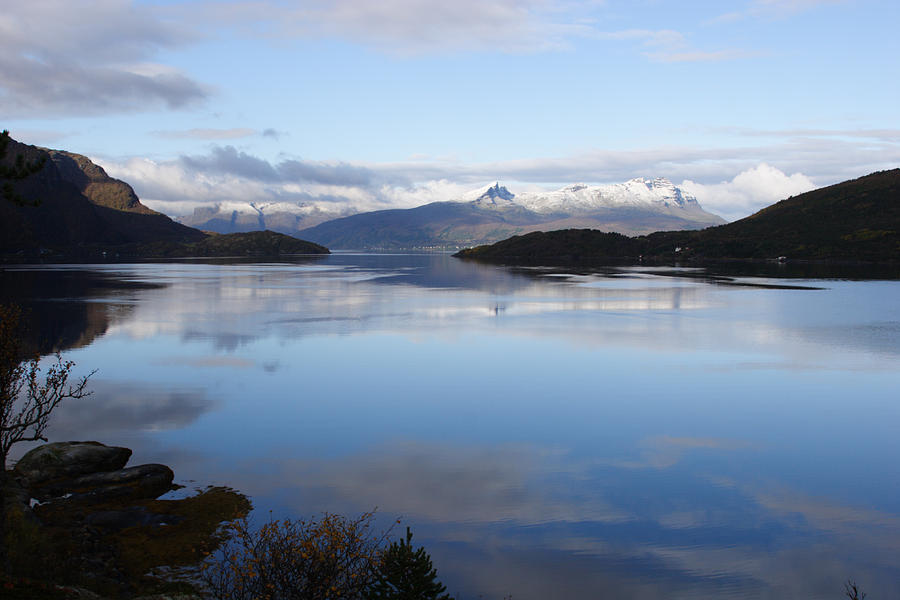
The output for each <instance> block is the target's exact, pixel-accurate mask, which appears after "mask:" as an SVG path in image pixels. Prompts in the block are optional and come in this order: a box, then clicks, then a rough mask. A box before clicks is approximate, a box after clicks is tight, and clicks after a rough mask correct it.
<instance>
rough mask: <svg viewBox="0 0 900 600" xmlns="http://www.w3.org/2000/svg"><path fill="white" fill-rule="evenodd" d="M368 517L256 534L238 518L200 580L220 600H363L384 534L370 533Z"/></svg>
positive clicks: (289, 523)
mask: <svg viewBox="0 0 900 600" xmlns="http://www.w3.org/2000/svg"><path fill="white" fill-rule="evenodd" d="M373 517H374V513H372V512H368V513H364V514H363V515H361V516H360V517H358V518H356V519H350V518H347V517H343V516H341V515H335V514H330V513H325V514H324V515H323V516H322V517H321V519H310V520H302V519H300V520H290V519H286V520H283V521H278V520H276V521H271V522H269V523H267V524H265V525H263V526H262V527H260V528H259V529H253V528H252V527H251V526H250V523H249V521H248V520H247V518H243V519H239V520H237V521H235V522H234V523H232V524H230V525H229V526H228V527H229V529H230V534H231V539H230V541H229V542H228V543H226V544H224V545H223V546H222V547H221V548H220V549H219V550H218V551H217V552H216V553H215V554H214V555H213V556H212V557H211V559H210V560H209V561H207V563H206V564H205V565H204V569H203V581H204V583H205V584H206V585H207V587H208V590H209V592H210V593H211V594H212V596H213V597H214V598H217V599H219V600H225V599H228V600H244V599H247V600H250V599H254V600H257V599H259V600H291V599H297V600H336V599H341V600H357V599H359V600H363V599H364V598H365V597H366V592H367V590H369V588H370V587H371V586H372V584H373V583H374V582H375V581H376V579H377V578H378V567H379V565H380V563H381V555H382V553H383V552H384V547H385V544H386V541H387V536H388V533H389V532H383V533H375V532H374V531H373V530H372V521H373Z"/></svg>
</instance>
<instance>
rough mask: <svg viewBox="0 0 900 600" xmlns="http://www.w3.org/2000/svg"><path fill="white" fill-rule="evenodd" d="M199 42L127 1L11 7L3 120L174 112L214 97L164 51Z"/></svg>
mask: <svg viewBox="0 0 900 600" xmlns="http://www.w3.org/2000/svg"><path fill="white" fill-rule="evenodd" d="M193 39H194V34H193V33H190V32H189V31H187V30H186V29H184V28H183V27H181V26H180V25H177V24H175V23H170V22H166V21H163V20H161V19H160V18H158V17H157V16H156V15H155V14H154V13H153V12H151V11H150V9H148V8H145V7H141V6H136V5H134V4H133V3H132V2H130V1H128V0H98V1H96V2H91V3H79V2H69V1H67V0H30V1H29V2H9V3H6V4H5V5H4V8H3V12H2V14H0V117H4V118H16V117H48V116H57V117H60V116H73V115H75V116H83V115H101V114H107V113H109V112H134V111H142V110H152V109H159V108H164V109H177V108H182V107H186V106H189V105H192V104H195V103H197V102H200V101H202V100H204V99H206V98H207V97H208V95H209V93H210V92H209V89H208V88H207V87H206V86H204V85H202V84H201V83H199V82H197V81H194V80H193V79H191V78H190V77H188V76H187V75H185V74H183V73H181V72H179V71H178V70H176V69H173V68H172V67H169V66H167V65H163V64H159V63H155V62H153V58H154V56H155V55H156V54H157V53H158V52H159V51H161V50H166V49H173V48H177V47H180V46H183V45H185V44H187V43H188V42H190V41H192V40H193Z"/></svg>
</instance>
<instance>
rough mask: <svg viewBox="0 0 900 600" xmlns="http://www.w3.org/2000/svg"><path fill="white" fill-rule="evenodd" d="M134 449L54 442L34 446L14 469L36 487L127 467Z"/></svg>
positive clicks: (25, 481) (19, 475)
mask: <svg viewBox="0 0 900 600" xmlns="http://www.w3.org/2000/svg"><path fill="white" fill-rule="evenodd" d="M130 457H131V450H130V449H128V448H119V447H116V446H105V445H103V444H101V443H99V442H54V443H52V444H44V445H42V446H38V447H37V448H34V449H33V450H31V451H30V452H28V453H27V454H26V455H25V456H23V457H22V458H21V459H20V460H19V462H17V463H16V466H15V468H14V469H13V472H14V474H15V476H17V477H20V478H22V479H23V480H24V483H25V485H26V487H28V488H32V487H36V486H39V485H41V484H44V483H46V482H49V481H52V480H54V479H73V478H76V477H81V476H82V475H89V474H92V473H100V472H104V471H116V470H119V469H121V468H122V467H124V466H125V464H126V463H127V462H128V459H129V458H130Z"/></svg>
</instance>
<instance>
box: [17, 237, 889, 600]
mask: <svg viewBox="0 0 900 600" xmlns="http://www.w3.org/2000/svg"><path fill="white" fill-rule="evenodd" d="M709 275H710V274H708V273H706V272H703V271H699V270H695V269H649V268H621V269H617V270H608V271H606V272H596V273H590V272H579V273H560V272H553V273H551V272H546V271H542V270H537V269H523V270H510V269H504V268H501V267H490V266H478V265H473V264H469V263H463V262H460V261H458V260H455V259H453V258H451V257H449V256H446V255H356V254H335V255H331V256H328V257H322V258H309V259H298V260H296V261H294V262H290V263H266V264H254V263H237V264H234V263H232V264H229V263H225V262H222V263H203V262H180V263H168V264H128V265H122V264H114V265H66V266H37V267H35V266H31V267H12V268H7V270H6V271H5V272H3V273H2V274H0V283H2V289H3V294H4V295H5V296H7V297H8V298H12V299H15V300H16V301H18V302H20V303H22V304H24V305H25V306H26V307H27V308H29V309H30V310H31V311H32V315H33V317H34V323H35V325H34V328H33V331H34V332H35V339H34V340H33V343H34V345H35V347H36V348H39V349H41V350H43V351H49V350H50V349H52V348H53V347H59V346H62V347H64V348H68V350H67V351H66V352H65V355H66V356H67V357H69V358H71V359H72V360H74V361H76V363H77V370H78V371H79V373H86V372H88V371H90V370H91V369H95V368H96V369H99V371H98V372H97V373H96V374H95V375H94V376H93V377H92V378H91V387H92V389H94V390H95V394H94V395H93V396H92V397H91V398H89V399H86V400H82V401H79V402H71V403H70V404H67V405H64V406H63V407H61V408H60V409H59V411H58V413H57V414H56V415H54V420H53V422H52V425H51V430H50V431H49V435H50V437H51V439H55V440H63V439H97V440H100V441H103V442H105V443H109V444H118V445H126V446H128V447H131V448H133V449H134V450H135V452H134V457H133V459H132V462H133V463H141V462H163V463H166V464H169V465H170V466H172V467H173V469H174V470H175V473H176V479H177V480H179V481H181V482H182V483H187V484H188V485H189V486H190V487H202V486H205V485H208V484H226V485H230V486H232V487H235V488H237V489H239V490H241V491H243V492H245V493H247V494H249V495H250V496H251V497H252V499H253V502H254V505H255V507H256V508H257V513H258V514H261V515H263V517H262V518H265V515H266V514H268V511H269V510H272V511H273V514H277V515H294V516H299V515H304V516H307V515H311V514H315V513H319V512H321V511H325V510H328V511H332V512H343V513H347V514H351V515H352V514H359V513H360V512H362V511H365V510H369V509H372V508H373V507H378V514H379V515H380V516H381V519H382V521H383V522H385V523H387V522H390V521H391V520H392V519H394V518H397V517H399V518H402V520H403V523H404V525H407V524H408V525H410V526H411V527H412V529H413V532H414V533H415V536H416V537H415V540H414V541H416V542H418V543H421V544H424V545H425V546H426V547H427V548H428V550H429V551H430V553H431V555H432V558H433V560H434V563H435V566H436V567H437V569H438V574H439V576H440V578H441V579H442V580H443V582H444V583H446V584H447V585H448V588H449V591H450V592H451V593H453V594H454V595H456V596H459V597H460V598H466V599H469V598H479V597H483V598H486V599H495V598H496V599H498V600H499V599H500V598H503V597H505V596H509V595H512V597H513V598H514V599H515V600H529V599H553V598H560V599H569V598H611V597H622V598H691V599H696V598H706V597H716V598H823V599H825V598H840V597H841V596H842V585H843V582H844V581H845V580H846V579H847V578H851V577H852V578H854V579H855V580H856V581H857V582H859V583H860V584H861V587H862V588H863V589H864V590H866V591H867V592H868V593H869V597H870V598H887V597H895V596H896V595H897V591H898V590H900V467H898V464H900V462H898V456H900V401H898V398H900V393H898V392H900V282H898V281H877V280H876V281H848V280H830V279H799V278H792V279H783V278H778V279H775V278H765V277H739V276H738V277H734V278H729V279H722V278H714V277H710V276H709ZM26 449H27V448H26V447H18V448H16V449H14V452H13V453H14V457H13V458H15V457H16V456H18V455H20V454H21V453H22V452H24V451H25V450H26Z"/></svg>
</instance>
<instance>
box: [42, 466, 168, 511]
mask: <svg viewBox="0 0 900 600" xmlns="http://www.w3.org/2000/svg"><path fill="white" fill-rule="evenodd" d="M174 478H175V474H174V473H172V469H170V468H169V467H167V466H166V465H158V464H148V465H139V466H137V467H130V468H128V469H119V470H117V471H107V472H104V473H92V474H90V475H83V476H81V477H76V478H74V479H56V480H54V481H52V482H49V483H47V484H45V485H42V486H39V487H34V488H32V489H31V495H32V497H34V498H37V499H38V500H40V501H41V502H45V501H47V500H50V499H52V498H59V497H66V499H67V500H68V501H72V502H90V503H99V502H108V501H110V500H123V501H125V500H144V499H152V498H157V497H159V496H161V495H162V494H165V493H166V492H168V491H169V490H171V489H172V480H173V479H174Z"/></svg>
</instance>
